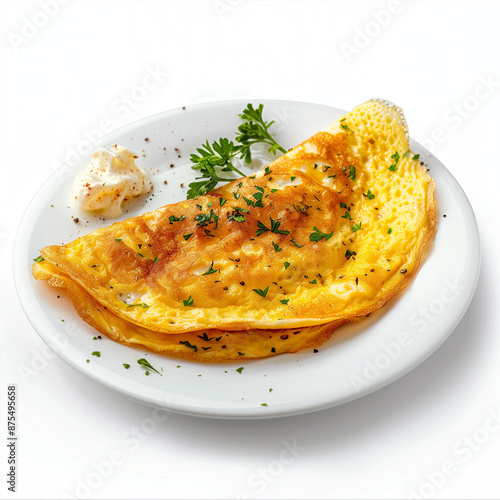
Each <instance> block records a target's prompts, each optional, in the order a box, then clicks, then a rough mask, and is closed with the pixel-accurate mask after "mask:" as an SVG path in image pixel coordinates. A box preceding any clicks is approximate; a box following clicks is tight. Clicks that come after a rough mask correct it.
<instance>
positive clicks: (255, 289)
mask: <svg viewBox="0 0 500 500" xmlns="http://www.w3.org/2000/svg"><path fill="white" fill-rule="evenodd" d="M252 290H253V291H254V292H255V293H256V294H257V295H260V296H261V297H265V296H266V295H267V292H268V291H269V287H266V288H264V290H261V289H260V288H253V289H252Z"/></svg>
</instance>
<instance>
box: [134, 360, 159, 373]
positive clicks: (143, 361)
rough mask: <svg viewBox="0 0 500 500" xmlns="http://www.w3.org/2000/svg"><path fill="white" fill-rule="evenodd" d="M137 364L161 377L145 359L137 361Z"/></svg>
mask: <svg viewBox="0 0 500 500" xmlns="http://www.w3.org/2000/svg"><path fill="white" fill-rule="evenodd" d="M137 363H138V364H140V365H141V366H146V367H147V368H149V369H150V370H153V371H154V372H156V373H158V375H161V373H160V372H159V371H158V370H157V369H156V368H153V367H152V366H151V365H150V363H149V361H148V360H147V359H144V358H141V359H138V360H137Z"/></svg>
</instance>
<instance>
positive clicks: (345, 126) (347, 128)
mask: <svg viewBox="0 0 500 500" xmlns="http://www.w3.org/2000/svg"><path fill="white" fill-rule="evenodd" d="M340 126H341V127H342V128H343V129H344V130H349V132H352V130H351V129H350V128H349V127H348V126H347V125H344V124H343V123H341V124H340Z"/></svg>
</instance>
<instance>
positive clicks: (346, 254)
mask: <svg viewBox="0 0 500 500" xmlns="http://www.w3.org/2000/svg"><path fill="white" fill-rule="evenodd" d="M355 255H356V252H351V250H349V249H347V250H346V251H345V257H347V260H349V259H350V258H351V257H352V258H353V259H354V256H355Z"/></svg>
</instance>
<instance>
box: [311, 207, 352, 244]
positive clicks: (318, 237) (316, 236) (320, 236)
mask: <svg viewBox="0 0 500 500" xmlns="http://www.w3.org/2000/svg"><path fill="white" fill-rule="evenodd" d="M346 213H347V212H346ZM313 231H314V232H312V233H311V234H310V235H309V240H310V241H320V240H322V239H323V238H324V239H325V241H328V240H329V239H330V238H331V237H332V235H333V231H332V232H331V233H322V232H321V231H320V230H319V229H318V228H317V227H316V226H314V227H313Z"/></svg>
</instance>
